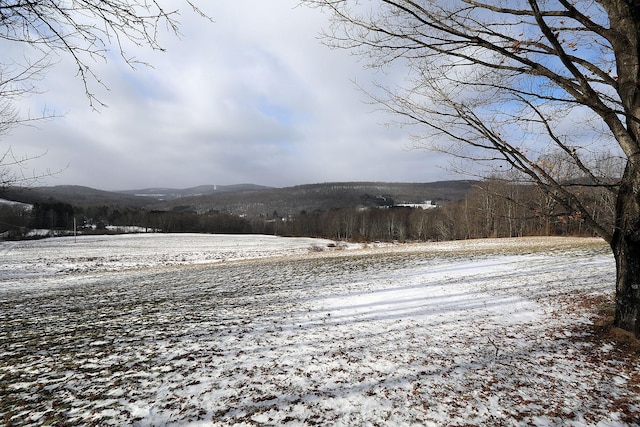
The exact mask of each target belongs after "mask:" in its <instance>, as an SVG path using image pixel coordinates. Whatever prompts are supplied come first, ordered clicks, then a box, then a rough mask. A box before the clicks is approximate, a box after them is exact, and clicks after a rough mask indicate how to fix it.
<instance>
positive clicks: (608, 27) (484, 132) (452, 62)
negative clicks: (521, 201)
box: [304, 0, 640, 336]
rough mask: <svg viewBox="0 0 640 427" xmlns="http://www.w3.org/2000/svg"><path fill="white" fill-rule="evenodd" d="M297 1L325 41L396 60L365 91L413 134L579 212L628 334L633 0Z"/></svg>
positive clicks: (634, 233)
mask: <svg viewBox="0 0 640 427" xmlns="http://www.w3.org/2000/svg"><path fill="white" fill-rule="evenodd" d="M304 3H306V4H309V5H311V6H315V7H322V8H325V9H327V10H328V11H330V13H331V14H332V16H333V21H332V26H331V27H330V28H329V29H328V30H327V32H326V34H325V35H326V40H327V42H328V43H329V44H331V45H333V46H335V47H340V48H348V49H352V50H354V51H355V52H357V53H358V54H360V55H363V56H365V57H366V58H368V59H369V60H370V65H372V66H376V67H385V66H389V65H394V67H395V66H404V67H405V68H404V69H405V70H408V76H409V77H408V78H407V79H406V80H405V81H404V83H403V84H401V85H399V86H398V87H389V86H385V87H382V86H374V87H373V88H372V89H370V90H369V93H370V94H371V96H372V97H373V98H374V99H375V100H376V101H377V102H380V103H381V104H382V105H383V106H384V107H385V108H387V109H389V110H391V111H392V112H395V113H397V114H398V115H399V116H400V117H401V118H403V122H405V123H409V124H412V125H417V126H419V130H418V132H417V133H418V135H419V137H420V138H421V139H420V143H421V144H423V145H427V146H429V147H432V148H436V149H439V150H443V151H446V152H448V153H451V154H453V155H454V156H457V157H458V158H463V159H468V160H471V161H473V162H474V164H476V165H480V164H484V165H488V166H489V167H491V168H495V167H496V162H499V163H500V164H502V165H506V166H507V168H513V169H515V170H518V171H520V172H522V173H524V174H526V175H527V176H528V177H529V178H530V179H531V180H532V181H533V182H535V183H536V184H537V185H538V186H539V187H540V188H541V189H543V190H544V191H545V192H546V193H547V194H548V195H549V196H550V197H552V198H553V199H554V200H555V201H556V202H557V203H558V204H560V205H562V206H564V207H565V209H567V210H568V211H569V212H576V213H579V215H580V217H581V219H582V220H583V221H584V222H585V223H586V224H587V225H588V226H589V227H591V228H592V229H594V230H596V231H597V233H598V234H599V235H600V236H602V237H603V238H604V239H605V240H606V241H607V242H608V243H609V244H610V246H611V248H612V250H613V254H614V256H615V260H616V267H617V277H616V314H615V323H616V325H617V326H620V327H621V328H624V329H626V330H629V331H633V332H634V333H635V334H636V336H640V262H639V261H638V260H640V193H639V190H638V188H640V96H639V95H640V2H638V1H627V0H595V1H590V0H576V1H570V0H513V1H508V2H506V1H502V0H448V1H446V2H445V1H439V0H422V1H416V0H378V1H369V2H362V1H358V0H305V1H304ZM551 150H553V151H556V152H562V153H564V155H563V165H562V166H563V171H557V170H553V168H554V167H555V166H557V165H554V164H553V162H548V161H547V159H545V154H547V153H549V151H551ZM605 153H612V154H611V157H612V158H615V157H620V158H622V159H623V161H624V166H625V167H624V172H623V173H622V175H621V176H617V177H611V176H605V175H603V174H602V172H601V170H600V168H598V165H597V164H596V163H594V162H593V159H600V160H602V156H604V155H605ZM567 162H570V163H571V167H570V168H569V167H568V164H567ZM564 171H571V173H572V174H575V173H576V172H579V174H580V179H581V181H582V182H581V186H582V187H584V186H585V185H589V186H591V187H598V188H600V189H602V190H603V191H606V192H609V193H610V194H612V195H613V196H614V197H615V198H616V205H615V224H613V226H611V224H609V223H602V222H600V221H599V219H598V216H596V215H594V213H593V212H592V211H591V210H590V209H589V208H588V207H587V206H585V203H584V201H583V199H582V197H581V195H580V194H579V193H578V191H576V188H578V187H577V186H576V185H575V182H571V181H565V180H564V177H565V174H564V173H559V172H564ZM612 178H613V179H614V181H612Z"/></svg>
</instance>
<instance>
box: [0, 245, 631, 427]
mask: <svg viewBox="0 0 640 427" xmlns="http://www.w3.org/2000/svg"><path fill="white" fill-rule="evenodd" d="M328 243H329V242H328V241H323V240H314V239H287V238H278V237H272V236H212V235H162V234H145V235H125V236H109V237H107V236H104V237H86V236H83V237H78V239H77V242H76V241H75V240H74V238H73V237H70V238H56V239H47V240H40V241H32V242H11V243H7V242H4V243H0V420H1V421H0V423H4V425H16V426H17V425H20V426H23V425H34V426H35V425H43V424H49V425H138V426H151V425H155V426H163V425H187V424H189V425H291V426H295V425H344V426H347V425H349V426H353V425H437V426H445V425H456V426H463V425H482V426H501V425H504V426H530V425H539V426H548V425H562V426H583V425H593V426H624V425H640V424H638V422H637V420H639V419H640V389H639V388H638V384H639V383H640V366H639V365H638V363H637V361H635V360H629V359H628V358H627V357H626V356H625V355H624V353H621V352H620V351H618V349H617V348H616V347H615V346H614V345H613V344H611V343H609V342H603V341H601V340H600V341H599V340H595V339H593V338H592V337H591V336H590V333H591V332H590V331H591V327H590V325H591V323H592V321H591V317H590V316H591V312H590V306H591V303H592V302H594V301H597V302H600V301H602V300H610V298H611V296H612V290H613V276H614V264H613V259H612V257H611V255H610V254H609V251H608V249H607V247H606V245H605V244H604V243H603V242H601V241H600V240H597V239H560V238H544V239H540V238H537V239H506V240H481V241H469V242H453V243H431V244H407V245H382V246H381V247H362V246H354V245H352V246H350V247H348V248H346V249H342V250H340V249H339V248H338V249H336V248H329V247H327V244H328Z"/></svg>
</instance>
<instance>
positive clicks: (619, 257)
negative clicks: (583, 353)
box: [611, 162, 640, 337]
mask: <svg viewBox="0 0 640 427" xmlns="http://www.w3.org/2000/svg"><path fill="white" fill-rule="evenodd" d="M639 187H640V168H639V167H638V166H635V165H634V164H633V163H632V162H629V163H628V165H627V169H626V170H625V173H624V177H623V179H622V183H621V185H620V190H619V192H618V201H617V204H616V230H615V232H614V234H613V239H612V241H611V249H612V250H613V255H614V257H615V260H616V313H615V321H614V323H615V325H616V326H618V327H620V328H622V329H625V330H627V331H630V332H633V333H634V334H635V335H636V336H637V337H640V318H639V317H640V194H638V191H639V190H638V188H639Z"/></svg>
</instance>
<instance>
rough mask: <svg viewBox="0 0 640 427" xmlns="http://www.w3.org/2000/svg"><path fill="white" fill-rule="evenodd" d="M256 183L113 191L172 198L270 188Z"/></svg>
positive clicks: (163, 198)
mask: <svg viewBox="0 0 640 427" xmlns="http://www.w3.org/2000/svg"><path fill="white" fill-rule="evenodd" d="M271 188H273V187H266V186H263V185H256V184H235V185H199V186H197V187H190V188H144V189H141V190H122V191H115V192H116V193H120V194H128V195H131V196H142V197H150V198H155V199H159V200H173V199H179V198H182V197H197V196H207V195H210V194H216V193H228V192H237V191H257V190H265V189H271Z"/></svg>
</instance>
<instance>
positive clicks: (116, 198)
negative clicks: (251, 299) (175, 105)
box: [0, 180, 477, 216]
mask: <svg viewBox="0 0 640 427" xmlns="http://www.w3.org/2000/svg"><path fill="white" fill-rule="evenodd" d="M475 183H477V181H469V180H460V181H437V182H430V183H388V182H332V183H320V184H306V185H298V186H293V187H284V188H273V187H266V186H261V185H256V184H238V185H201V186H197V187H191V188H186V189H173V188H147V189H139V190H126V191H103V190H97V189H93V188H89V187H83V186H73V185H63V186H53V187H35V188H29V189H8V190H5V191H4V192H3V193H2V194H0V198H5V199H8V200H15V201H18V202H23V203H31V204H33V203H38V202H39V203H43V202H48V203H53V202H62V203H69V204H71V205H76V206H96V205H100V206H102V205H107V206H121V207H130V208H144V209H148V210H161V211H174V212H194V213H207V212H224V213H230V214H235V215H243V216H271V215H273V214H275V213H276V212H277V213H278V215H279V216H285V215H288V214H298V213H300V212H303V211H306V212H313V211H317V210H323V211H326V210H331V209H341V208H349V207H353V208H358V207H373V206H393V205H396V204H407V203H408V204H417V203H424V202H425V201H428V200H431V201H436V202H437V201H447V200H450V201H457V200H460V199H462V198H464V196H465V194H466V193H467V192H468V191H469V190H470V189H471V188H472V187H473V185H474V184H475Z"/></svg>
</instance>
